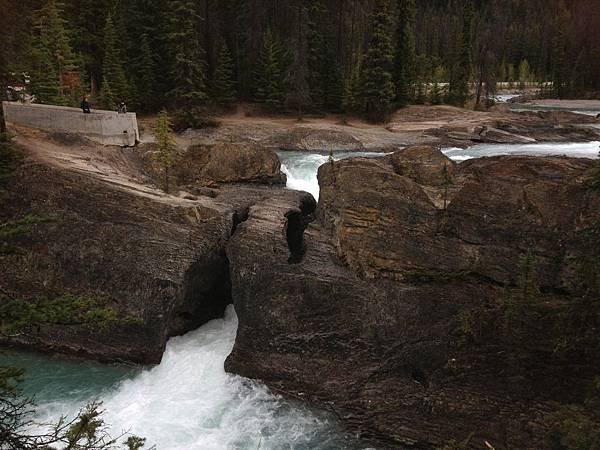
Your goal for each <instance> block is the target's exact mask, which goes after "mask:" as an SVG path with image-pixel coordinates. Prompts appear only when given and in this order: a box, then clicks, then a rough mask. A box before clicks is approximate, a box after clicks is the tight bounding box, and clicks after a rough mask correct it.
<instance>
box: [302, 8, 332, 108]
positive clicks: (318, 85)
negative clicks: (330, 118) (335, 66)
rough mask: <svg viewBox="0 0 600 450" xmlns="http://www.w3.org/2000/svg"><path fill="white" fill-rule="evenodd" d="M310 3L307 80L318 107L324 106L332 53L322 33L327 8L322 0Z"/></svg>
mask: <svg viewBox="0 0 600 450" xmlns="http://www.w3.org/2000/svg"><path fill="white" fill-rule="evenodd" d="M307 3H308V36H307V40H308V62H307V63H308V74H307V81H308V87H309V89H310V95H311V98H312V102H313V104H314V105H315V106H316V107H317V108H322V107H323V106H324V95H325V92H326V86H325V85H326V76H327V72H326V70H327V69H328V67H326V66H327V62H328V61H327V58H328V57H330V56H331V55H330V54H329V51H328V49H327V47H328V45H327V42H326V40H325V38H324V37H323V34H322V33H321V27H320V26H319V25H320V23H319V22H320V20H321V16H322V14H323V13H324V12H325V8H324V6H323V3H322V2H321V0H310V1H309V2H307Z"/></svg>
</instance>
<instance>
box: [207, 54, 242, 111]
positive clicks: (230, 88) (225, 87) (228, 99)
mask: <svg viewBox="0 0 600 450" xmlns="http://www.w3.org/2000/svg"><path fill="white" fill-rule="evenodd" d="M211 94H212V97H213V99H214V100H215V101H216V102H217V103H219V104H222V105H226V104H230V103H233V102H234V101H235V98H236V95H237V92H236V82H235V77H234V72H233V59H232V58H231V52H230V51H229V47H228V46H227V44H226V43H223V44H222V45H221V51H220V52H219V57H218V59H217V65H216V67H215V73H214V74H213V81H212V93H211Z"/></svg>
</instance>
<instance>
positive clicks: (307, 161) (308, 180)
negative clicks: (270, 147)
mask: <svg viewBox="0 0 600 450" xmlns="http://www.w3.org/2000/svg"><path fill="white" fill-rule="evenodd" d="M277 154H278V155H279V160H280V161H281V171H282V172H283V173H285V174H286V175H287V187H288V188H290V189H295V190H298V191H306V192H310V193H311V194H312V195H313V197H314V198H315V199H317V200H318V199H319V182H318V180H317V172H318V170H319V167H321V166H322V165H323V164H325V163H326V162H327V161H329V155H328V154H323V153H314V152H290V151H281V152H278V153H277ZM383 155H384V153H374V152H337V153H334V154H333V159H334V160H335V161H339V160H340V159H345V158H353V157H357V156H362V157H369V158H375V157H380V156H383Z"/></svg>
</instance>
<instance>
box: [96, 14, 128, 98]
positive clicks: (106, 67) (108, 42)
mask: <svg viewBox="0 0 600 450" xmlns="http://www.w3.org/2000/svg"><path fill="white" fill-rule="evenodd" d="M102 80H103V81H108V83H109V84H110V89H111V91H112V94H113V95H114V97H115V98H116V99H117V101H118V102H127V101H128V100H129V98H130V97H129V96H130V91H129V85H128V83H127V78H126V76H125V70H124V69H123V63H122V56H121V51H120V49H119V44H118V40H117V34H116V31H115V26H114V23H113V20H112V17H111V15H110V14H108V16H107V18H106V25H105V26H104V60H103V62H102ZM102 89H103V90H104V87H102Z"/></svg>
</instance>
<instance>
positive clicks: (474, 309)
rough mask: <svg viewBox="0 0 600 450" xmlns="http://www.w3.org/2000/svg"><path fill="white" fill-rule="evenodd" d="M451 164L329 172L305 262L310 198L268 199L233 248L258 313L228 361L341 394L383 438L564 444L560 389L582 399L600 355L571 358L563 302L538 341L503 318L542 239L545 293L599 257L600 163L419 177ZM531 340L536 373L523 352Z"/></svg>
mask: <svg viewBox="0 0 600 450" xmlns="http://www.w3.org/2000/svg"><path fill="white" fill-rule="evenodd" d="M410 155H414V160H411V157H410ZM445 163H446V161H445V160H444V158H443V156H442V155H439V154H436V152H435V151H434V150H432V149H411V150H409V151H408V152H407V153H406V155H404V156H403V155H402V154H396V155H392V156H389V157H384V158H380V159H375V160H373V159H363V158H356V159H349V160H344V161H341V162H335V163H334V164H333V165H332V164H328V165H325V166H323V167H322V168H321V169H320V171H319V182H320V186H321V197H320V200H319V206H318V208H317V211H316V217H317V220H316V221H315V222H313V223H311V224H310V225H309V226H308V228H307V229H306V230H305V232H304V235H303V240H302V243H303V244H302V245H303V248H304V252H303V253H302V255H301V257H300V258H296V259H294V260H290V247H289V245H288V244H289V242H288V238H289V234H287V233H286V227H287V226H289V224H288V222H287V221H286V217H289V213H290V212H295V213H300V214H301V215H302V216H303V217H305V219H306V221H308V220H310V218H311V217H312V213H311V211H310V208H308V209H307V208H303V207H302V202H299V203H298V204H297V206H296V207H295V208H294V211H290V209H289V205H288V206H284V205H277V204H273V203H272V202H265V203H262V204H256V205H255V206H254V207H253V208H252V209H251V210H250V214H249V217H248V220H247V221H246V222H244V223H243V224H241V225H240V226H239V227H238V230H237V232H236V234H235V236H234V237H233V239H232V240H231V241H230V242H229V243H228V245H227V256H228V258H229V261H230V268H231V281H232V295H233V300H234V304H235V306H236V310H237V312H238V316H239V321H240V322H239V323H240V325H239V330H238V337H237V340H236V344H235V347H234V350H233V352H232V354H231V356H230V357H229V358H228V360H227V363H226V369H227V370H229V371H232V372H235V373H239V374H241V375H244V376H248V377H252V378H260V379H262V380H264V381H265V382H266V383H267V384H269V385H270V386H273V387H275V388H277V389H280V390H282V391H284V392H288V393H291V394H294V395H300V396H302V397H303V398H311V399H313V400H314V401H317V402H324V403H325V404H326V405H327V407H328V408H329V409H332V410H334V411H336V413H337V414H338V415H339V417H340V418H341V419H342V421H343V422H344V423H345V425H346V426H348V427H349V428H350V429H352V430H354V431H356V432H357V433H358V434H360V435H361V436H363V437H364V438H369V439H373V440H375V441H376V442H377V444H378V445H379V446H380V447H382V448H404V447H406V446H408V447H412V448H424V449H425V448H427V449H429V448H436V447H439V446H442V445H444V444H445V443H447V442H448V441H449V440H450V439H451V438H455V439H457V440H464V439H465V438H466V437H467V436H468V435H469V434H470V433H472V432H474V433H475V436H474V439H473V441H472V444H473V445H474V446H475V448H485V447H484V446H485V444H484V441H489V442H490V443H491V444H492V445H493V446H494V447H495V448H498V449H505V448H532V449H533V448H551V447H552V445H553V444H552V442H553V441H552V437H551V433H550V426H549V425H548V422H547V421H546V419H545V417H546V414H547V413H548V412H549V411H550V407H549V406H548V404H547V403H546V401H548V400H551V399H556V398H561V399H562V400H566V401H567V402H568V401H569V399H574V398H575V397H577V395H579V394H578V393H576V392H575V390H574V389H573V386H574V385H577V386H580V385H585V383H587V382H590V380H591V379H593V376H594V373H597V370H596V369H595V367H596V364H597V361H592V360H589V359H588V360H585V361H584V360H568V359H567V360H565V359H564V358H563V357H556V356H555V351H556V345H555V343H556V335H555V330H556V325H557V323H556V321H557V320H558V319H559V316H560V315H559V314H557V313H556V312H554V313H548V314H547V315H544V316H543V318H541V319H539V323H538V326H536V327H535V328H536V332H535V335H532V336H528V337H527V339H526V341H527V345H526V347H525V348H526V350H523V348H520V347H519V348H517V347H516V346H517V345H518V344H515V343H514V342H512V341H510V340H508V341H505V335H503V331H502V330H503V326H504V325H503V324H504V322H503V314H504V311H505V307H506V301H507V296H508V295H509V294H508V292H509V289H510V286H514V284H515V282H516V279H517V278H518V277H519V274H520V270H521V269H520V264H519V259H520V257H521V256H522V255H523V254H524V253H526V252H527V251H528V250H531V251H532V252H533V253H534V256H535V260H536V269H535V270H536V273H537V275H538V278H539V284H540V286H541V288H542V290H543V291H544V292H545V293H544V294H543V295H544V300H543V302H542V304H546V305H551V304H564V303H568V302H570V301H574V300H573V298H574V297H573V295H574V294H573V292H574V290H575V286H574V284H575V282H574V272H575V271H576V266H577V261H581V259H582V258H587V257H589V256H593V254H591V253H590V252H591V251H592V250H590V248H589V245H588V243H587V241H586V239H587V238H586V237H585V236H586V235H587V233H586V232H585V231H586V230H589V229H590V227H591V226H592V224H593V223H597V222H598V221H599V220H600V217H599V206H600V203H599V202H600V196H599V195H598V194H596V193H591V192H590V191H589V190H588V189H586V187H585V185H584V182H583V180H584V179H585V172H586V170H587V169H588V168H589V167H590V166H591V164H592V162H591V161H586V160H575V159H567V158H531V157H497V158H487V159H481V160H473V161H469V162H468V163H465V164H462V165H459V166H457V167H454V166H453V175H452V179H451V183H450V185H449V186H448V185H447V183H443V184H442V185H439V184H438V185H437V186H436V185H435V184H436V183H433V184H434V185H433V186H432V185H425V184H420V183H418V182H416V181H415V179H418V180H432V179H434V178H435V177H434V175H435V174H436V172H437V171H438V169H439V167H440V166H442V167H443V165H444V164H445ZM400 164H401V166H400ZM399 167H402V168H404V167H413V168H415V171H409V174H410V175H411V176H410V177H409V176H403V175H401V174H399V173H398V172H401V173H406V172H403V171H400V170H399V169H398V168H399ZM416 171H419V172H418V173H415V172H416ZM421 171H422V173H421ZM438 181H439V180H438ZM440 198H441V199H442V200H443V201H442V202H440V201H439V200H440ZM265 236H268V238H267V239H265V238H264V237H265ZM588 236H589V235H588ZM465 317H474V319H473V320H474V322H473V323H475V327H476V328H477V329H479V330H480V332H476V335H477V336H478V337H477V338H474V337H473V336H474V335H471V334H468V336H470V337H465V336H467V335H466V334H465V333H469V332H468V331H467V332H465V329H467V328H465V327H467V325H465V324H469V325H468V326H471V322H470V321H469V320H470V319H466V318H465ZM465 321H466V322H465ZM479 333H481V334H479ZM482 336H485V337H482ZM469 339H474V341H473V342H470V341H469ZM478 339H481V340H478ZM468 342H470V343H468ZM523 351H526V352H529V353H527V355H528V356H527V359H526V361H527V369H526V370H525V373H526V374H527V375H526V376H523V372H520V370H521V369H517V368H515V366H514V359H513V358H514V357H515V354H519V353H518V352H523ZM561 358H563V359H561ZM573 364H576V365H577V366H578V367H579V369H578V370H573V369H572V368H573ZM517 380H518V381H517ZM509 430H510V431H509Z"/></svg>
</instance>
